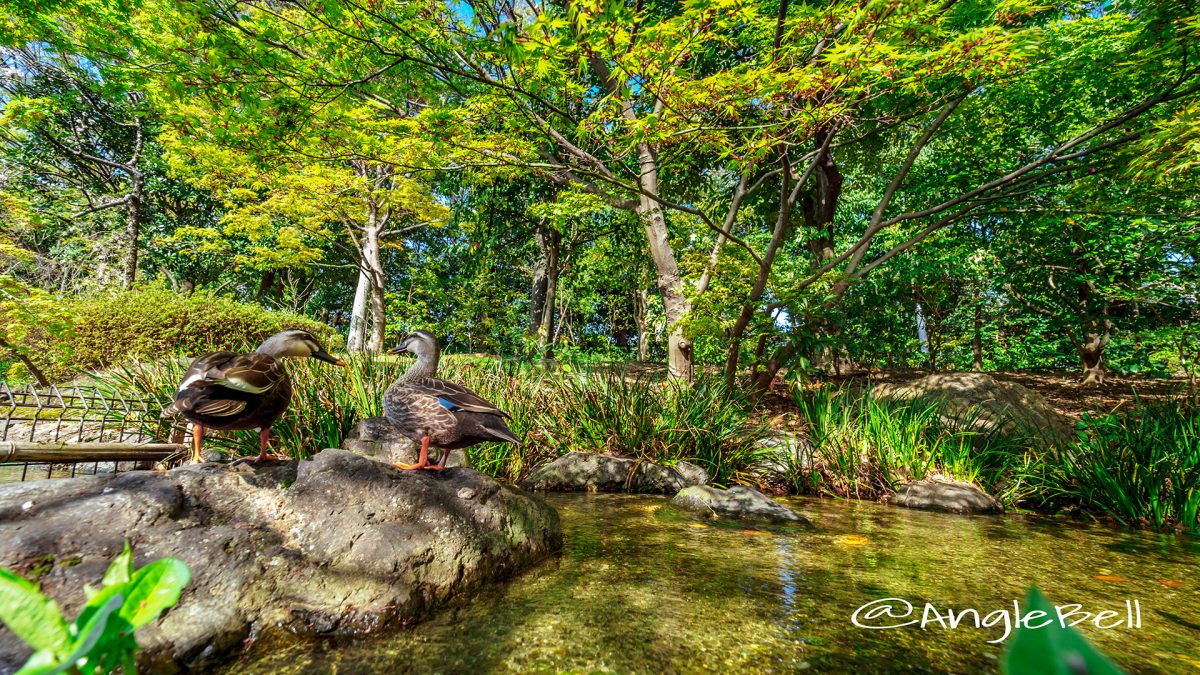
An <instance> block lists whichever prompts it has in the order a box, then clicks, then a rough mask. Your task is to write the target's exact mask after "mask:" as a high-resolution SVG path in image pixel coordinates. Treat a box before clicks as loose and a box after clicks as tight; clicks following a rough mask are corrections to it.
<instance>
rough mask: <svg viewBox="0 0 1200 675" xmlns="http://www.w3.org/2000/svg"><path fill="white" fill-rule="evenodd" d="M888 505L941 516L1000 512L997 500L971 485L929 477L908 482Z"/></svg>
mask: <svg viewBox="0 0 1200 675" xmlns="http://www.w3.org/2000/svg"><path fill="white" fill-rule="evenodd" d="M889 502H890V503H892V504H895V505H896V506H903V507H905V508H909V509H923V510H926V511H942V512H944V513H961V514H986V513H1002V512H1003V511H1004V506H1003V505H1001V504H1000V500H998V499H996V498H995V497H993V496H991V495H989V494H988V493H986V492H984V491H983V490H980V489H979V488H977V487H975V486H974V485H971V484H970V483H960V482H957V481H948V480H941V479H935V478H930V479H926V480H922V481H917V482H915V483H909V484H908V485H905V486H903V487H901V488H900V489H899V490H896V494H894V495H892V497H891V498H890V499H889Z"/></svg>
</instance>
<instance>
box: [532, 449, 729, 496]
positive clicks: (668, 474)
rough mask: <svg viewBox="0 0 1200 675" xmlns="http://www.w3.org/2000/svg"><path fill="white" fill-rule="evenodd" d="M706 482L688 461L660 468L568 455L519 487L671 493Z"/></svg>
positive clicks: (626, 460) (605, 457)
mask: <svg viewBox="0 0 1200 675" xmlns="http://www.w3.org/2000/svg"><path fill="white" fill-rule="evenodd" d="M707 482H708V474H707V472H705V471H704V469H703V468H701V467H699V466H696V465H695V464H692V463H690V462H679V463H678V464H676V465H675V466H663V465H661V464H655V463H654V462H647V461H643V460H637V459H630V458H627V457H612V456H610V455H598V454H593V453H588V452H568V453H567V454H565V455H563V456H562V457H559V458H558V459H555V460H554V461H551V462H547V463H546V464H543V465H541V466H539V467H537V468H536V469H534V470H533V472H532V473H530V474H529V476H527V477H526V478H525V480H523V481H521V487H523V488H525V489H526V490H539V491H543V492H631V493H640V494H675V493H676V492H678V491H680V490H682V489H683V488H685V487H688V486H689V485H703V484H704V483H707Z"/></svg>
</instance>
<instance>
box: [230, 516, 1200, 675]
mask: <svg viewBox="0 0 1200 675" xmlns="http://www.w3.org/2000/svg"><path fill="white" fill-rule="evenodd" d="M549 500H550V501H551V503H553V504H554V506H555V507H556V508H558V509H559V512H560V513H561V515H562V521H563V528H564V533H565V545H564V549H563V553H562V556H561V558H559V559H556V560H551V561H548V562H546V563H544V564H542V565H541V566H539V567H537V568H535V569H532V570H530V571H528V572H527V573H525V574H523V575H522V576H520V577H518V578H516V579H514V580H512V581H511V582H509V583H507V584H500V585H497V586H496V587H493V588H490V589H487V590H485V591H483V592H481V593H479V594H478V596H477V597H475V598H474V599H473V600H472V601H471V602H470V603H469V604H466V605H464V606H462V607H459V608H456V609H447V610H445V611H443V612H441V613H440V614H438V615H437V616H435V617H434V618H433V619H431V620H430V621H428V622H426V623H423V624H421V625H419V626H417V627H415V628H413V629H405V630H398V631H394V632H391V633H388V634H384V635H375V636H370V637H365V638H356V639H345V640H333V641H331V640H300V639H298V638H295V637H290V636H285V635H281V634H269V635H267V636H265V637H264V638H263V639H260V640H259V642H258V643H256V645H255V646H254V647H253V648H252V649H251V651H250V652H249V653H248V654H247V655H246V656H245V657H244V658H243V659H241V660H240V661H238V662H237V663H235V664H232V665H231V666H230V668H229V672H231V673H232V672H238V673H331V672H337V673H378V672H400V671H417V672H443V673H477V672H531V671H533V672H564V671H567V672H620V673H630V672H649V673H663V672H680V671H685V672H695V671H730V670H744V671H755V672H794V671H796V670H799V669H810V670H811V671H812V672H859V673H871V672H955V673H962V672H980V671H996V670H998V659H999V656H1000V654H1001V653H1002V650H1003V644H988V642H987V641H988V640H993V639H996V638H998V637H1000V636H1001V635H1002V634H1003V630H1002V629H1001V628H1000V627H995V628H982V629H976V628H974V627H967V626H960V627H959V628H957V629H954V630H945V629H942V628H940V627H938V626H937V625H936V624H933V625H930V626H928V627H926V628H925V629H924V630H922V629H921V628H919V627H915V626H914V627H908V628H901V629H895V630H866V629H863V628H859V627H857V626H855V625H853V624H852V623H851V620H850V617H851V614H852V613H853V612H854V611H855V609H857V608H858V607H860V606H861V605H863V604H865V603H867V602H870V601H872V600H877V599H881V598H888V597H898V598H906V599H908V600H909V601H911V602H912V603H913V604H914V605H917V607H918V610H917V613H918V614H919V613H920V608H921V607H923V606H924V603H926V602H929V603H933V604H934V605H935V606H936V607H937V608H938V609H939V610H941V611H942V612H943V613H944V612H945V610H948V609H954V610H964V609H968V608H973V609H978V610H980V613H981V614H983V613H986V612H989V611H992V610H998V609H1006V608H1011V607H1012V603H1013V601H1014V600H1018V599H1022V598H1024V595H1025V592H1026V589H1027V588H1028V586H1029V585H1030V584H1037V585H1038V586H1039V587H1040V588H1041V589H1042V590H1043V591H1044V592H1045V594H1046V595H1047V596H1048V597H1049V598H1050V600H1051V601H1052V602H1053V603H1055V604H1060V605H1062V604H1066V603H1081V604H1082V605H1083V606H1084V609H1085V610H1092V611H1099V610H1104V609H1112V610H1115V611H1120V612H1121V617H1122V618H1123V617H1124V615H1125V604H1124V602H1125V600H1138V601H1140V606H1141V619H1142V627H1141V628H1140V629H1131V628H1128V627H1121V628H1113V629H1109V630H1098V629H1096V628H1090V629H1085V631H1084V632H1085V633H1086V634H1087V635H1088V637H1089V638H1091V639H1092V640H1093V641H1094V642H1095V643H1096V644H1098V645H1099V646H1100V647H1101V648H1102V649H1104V650H1105V651H1106V652H1107V653H1108V654H1110V656H1112V657H1113V658H1114V659H1115V660H1116V661H1117V662H1118V663H1119V664H1120V665H1122V666H1123V667H1125V668H1126V669H1128V670H1130V671H1132V672H1178V673H1184V672H1188V673H1191V672H1200V540H1197V539H1195V538H1192V537H1186V536H1176V535H1165V534H1153V533H1145V532H1129V531H1118V530H1113V529H1109V528H1106V527H1101V526H1086V525H1079V524H1073V523H1068V522H1063V521H1060V520H1046V519H1038V518H1033V517H1023V516H1008V517H1003V518H1001V517H986V518H964V517H956V516H947V515H940V514H932V513H922V512H914V511H908V510H905V509H899V508H890V507H885V506H880V505H877V504H872V503H862V502H841V501H828V500H826V501H819V500H800V499H798V500H793V501H792V505H793V506H795V507H796V508H797V510H799V511H800V512H802V513H804V514H805V515H806V516H808V517H809V518H810V519H811V520H812V521H813V523H814V524H815V526H814V527H813V528H809V529H803V528H787V529H777V530H767V529H755V530H746V529H743V528H742V527H741V526H732V525H730V526H719V525H716V524H712V523H708V524H707V525H705V524H703V523H701V522H699V521H696V520H693V519H691V518H689V517H687V516H684V515H682V514H679V513H678V512H676V511H675V510H674V509H673V508H671V507H670V506H669V505H668V502H667V500H666V499H664V498H658V497H637V496H624V495H551V496H550V497H549ZM1097 577H1101V578H1100V579H1098V578H1097ZM914 616H916V615H914ZM967 623H970V622H967Z"/></svg>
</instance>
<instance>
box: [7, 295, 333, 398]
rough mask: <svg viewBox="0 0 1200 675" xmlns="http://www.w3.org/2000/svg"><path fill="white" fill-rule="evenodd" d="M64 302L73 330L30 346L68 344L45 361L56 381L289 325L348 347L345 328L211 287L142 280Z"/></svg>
mask: <svg viewBox="0 0 1200 675" xmlns="http://www.w3.org/2000/svg"><path fill="white" fill-rule="evenodd" d="M59 302H60V304H61V306H62V308H61V309H62V311H61V314H62V315H65V316H67V317H69V319H70V323H71V325H70V327H69V329H68V330H67V331H65V333H64V334H62V335H59V336H57V337H51V336H50V335H48V334H44V333H43V334H34V335H31V336H30V338H29V340H31V341H32V342H33V345H32V347H31V349H30V350H29V351H30V352H31V353H34V354H48V353H60V352H59V351H55V350H48V349H46V348H45V347H46V346H48V344H49V343H50V342H51V341H54V342H55V343H56V344H58V345H59V346H65V349H62V350H61V353H64V356H63V357H60V358H55V359H54V360H50V361H46V362H45V363H44V364H43V363H39V364H38V365H44V367H43V369H44V370H45V371H46V373H47V376H48V377H49V379H50V380H51V381H62V380H65V379H70V378H71V377H74V376H75V375H76V374H78V373H80V372H83V371H88V370H94V369H99V368H108V367H111V366H114V365H118V364H122V363H129V362H131V361H135V360H136V361H143V360H160V359H164V358H166V357H172V356H177V355H190V356H195V355H199V354H205V353H209V352H213V351H219V350H222V349H233V350H239V349H250V348H253V347H254V346H256V345H257V344H258V343H260V342H261V341H262V340H263V339H264V338H266V337H267V336H269V335H271V334H272V333H276V332H278V331H281V330H283V329H285V328H302V329H304V330H307V331H309V332H311V333H313V334H314V335H316V336H317V337H318V338H319V339H321V340H322V341H323V342H325V343H326V344H325V347H326V348H327V349H336V348H338V347H340V346H342V343H341V340H340V337H339V336H338V335H337V333H336V332H335V331H334V330H333V329H332V328H331V327H329V326H326V325H325V324H322V323H319V322H317V321H313V320H311V319H306V318H304V317H302V316H297V315H294V314H287V313H283V312H274V311H270V310H267V309H263V308H262V307H259V306H257V305H251V304H244V303H240V302H237V301H235V300H232V299H229V298H224V297H221V296H217V295H213V294H211V293H207V292H204V291H196V292H195V293H193V294H192V295H181V294H179V293H176V292H174V291H171V290H168V289H165V288H162V287H159V286H141V287H138V288H135V289H133V290H128V291H117V292H109V293H103V294H100V295H94V296H83V297H78V298H71V299H66V300H60V301H59ZM38 343H41V344H40V348H39V344H38Z"/></svg>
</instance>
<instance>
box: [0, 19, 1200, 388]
mask: <svg viewBox="0 0 1200 675" xmlns="http://www.w3.org/2000/svg"><path fill="white" fill-rule="evenodd" d="M0 8H2V18H3V21H2V22H0V43H2V44H3V49H2V51H0V61H2V64H0V103H2V105H3V115H2V117H0V223H2V228H3V229H2V231H0V349H3V350H4V352H5V353H6V354H7V356H6V357H4V358H6V359H7V361H6V362H5V368H7V369H8V377H10V378H15V379H25V378H35V379H44V378H46V377H50V379H54V378H53V377H52V376H48V375H47V373H50V374H51V375H53V374H54V373H57V372H69V371H70V370H71V369H77V368H85V367H94V366H100V365H106V363H107V362H111V361H114V360H117V359H119V358H122V357H127V356H129V355H130V353H129V351H128V349H129V348H128V347H124V346H122V347H120V348H119V349H117V348H114V350H113V351H110V352H105V351H104V350H103V349H98V348H96V347H95V344H96V343H97V342H104V340H99V341H98V340H93V341H92V342H91V343H89V344H91V345H92V347H90V348H89V349H91V351H89V352H88V353H86V354H84V353H81V352H83V351H87V350H84V349H82V348H81V347H80V346H79V345H78V344H74V343H72V340H73V338H72V336H77V335H80V334H84V333H87V334H92V335H95V334H96V331H97V330H98V329H97V326H109V327H111V331H112V332H114V333H118V332H121V331H127V332H140V333H141V334H142V335H149V334H151V333H154V334H155V335H158V334H159V333H162V331H163V329H162V328H161V326H159V325H157V324H163V323H171V322H168V321H165V319H164V317H174V318H173V319H172V320H171V321H174V324H173V325H174V327H175V330H174V331H173V332H171V331H167V332H166V333H163V335H165V337H162V338H161V339H159V341H158V342H156V343H155V344H157V345H159V346H161V343H164V342H165V343H166V344H168V345H173V346H175V347H176V348H178V349H180V350H184V351H189V350H193V349H196V348H197V347H196V345H195V341H194V335H195V334H196V333H197V332H205V334H206V335H207V336H208V338H209V339H210V340H211V341H212V342H214V343H215V342H220V341H221V340H222V339H224V340H229V339H232V336H235V335H240V333H239V332H238V331H241V330H243V324H242V323H237V322H233V320H232V319H229V318H228V317H230V316H233V315H235V314H237V313H238V312H242V311H243V310H242V309H238V308H237V307H238V306H239V305H243V304H252V305H261V306H262V307H266V308H269V309H274V310H280V311H284V312H288V313H290V314H293V315H303V316H305V317H307V318H308V319H310V320H311V321H313V322H317V323H323V324H328V325H330V326H333V327H334V328H336V330H337V332H338V333H339V334H340V335H342V336H344V337H345V339H346V343H345V346H346V348H348V349H349V350H351V351H375V352H378V351H379V350H381V348H382V347H383V346H384V345H385V343H386V342H387V341H389V340H390V339H391V336H392V335H394V334H395V333H397V332H400V331H404V330H410V329H415V328H427V329H429V330H432V331H434V332H435V333H437V334H438V335H439V336H441V337H442V339H443V341H444V342H445V343H446V344H447V346H448V348H449V349H450V350H452V351H460V352H487V353H497V354H506V355H521V356H533V357H552V356H553V357H558V358H565V359H570V358H585V357H586V358H596V359H605V360H607V359H613V360H622V359H640V360H650V361H657V362H661V363H666V364H668V365H669V367H670V372H671V373H672V374H674V375H676V376H678V377H683V378H691V377H694V376H695V375H696V373H697V370H698V369H708V370H711V371H714V372H720V373H723V374H724V376H725V377H726V378H727V379H728V380H729V381H730V382H741V383H745V384H749V385H751V386H752V387H755V388H758V389H762V388H764V387H765V386H767V385H768V384H769V383H770V382H771V380H772V379H773V378H774V377H775V376H776V375H777V374H778V373H779V372H780V371H781V370H783V369H787V371H788V372H792V373H807V372H840V371H848V370H853V369H861V368H904V367H926V368H932V369H942V370H950V369H960V370H966V369H972V368H974V369H984V370H997V369H1002V370H1011V369H1023V368H1038V369H1045V368H1054V369H1066V368H1070V369H1076V370H1078V371H1079V372H1080V381H1081V382H1084V383H1093V382H1097V381H1101V380H1102V379H1103V378H1104V376H1105V374H1106V373H1110V372H1121V373H1145V374H1155V375H1184V376H1187V377H1189V378H1194V377H1195V374H1196V359H1197V358H1198V357H1200V336H1197V334H1196V333H1197V329H1198V325H1200V324H1198V320H1200V304H1198V298H1197V292H1198V289H1200V277H1198V271H1200V270H1198V268H1197V255H1198V254H1200V14H1198V13H1197V12H1198V10H1197V8H1195V7H1193V6H1192V4H1191V3H1190V2H1179V1H1172V0H1165V1H1162V0H1133V1H1130V2H1065V3H1050V4H1038V3H1033V2H1029V1H1028V0H1000V1H993V0H958V1H955V0H946V1H945V2H904V1H898V0H887V1H879V2H875V1H868V2H860V3H836V2H834V3H828V2H794V1H790V0H749V1H741V0H688V1H685V2H674V1H666V2H657V1H651V0H629V1H627V2H624V1H620V0H618V1H611V2H600V1H598V0H588V1H585V2H549V3H543V2H536V1H533V0H528V1H526V2H510V1H508V0H500V1H498V2H474V1H470V0H468V2H462V3H458V2H455V3H441V2H433V1H425V0H417V1H413V2H387V1H375V0H357V1H346V0H329V1H312V2H234V1H229V0H220V1H195V2H174V1H171V2H163V1H157V0H64V1H61V2H44V3H28V2H0ZM173 298H182V300H178V301H177V300H175V299H173ZM188 298H191V300H187V299H188ZM176 302H182V303H183V304H180V305H179V306H178V307H176V308H175V309H172V310H171V311H170V312H168V311H167V308H168V307H169V306H170V307H174V305H172V303H176ZM188 302H190V303H191V304H187V303H188ZM223 303H224V304H223ZM180 308H181V309H180ZM155 312H157V313H158V316H159V320H158V321H154V320H153V319H152V318H146V315H148V314H154V313H155ZM173 312H174V313H173ZM203 312H209V313H211V314H213V315H214V321H213V326H212V327H210V328H205V329H204V330H203V331H201V330H200V328H199V327H200V325H201V324H200V323H199V320H198V319H196V316H197V315H198V314H199V313H203ZM222 320H227V321H229V322H231V323H237V327H236V329H235V328H231V327H225V328H223V327H222V323H221V322H222ZM256 320H257V319H255V318H254V317H250V318H248V319H246V321H247V322H249V324H253V323H254V321H256ZM297 320H298V319H297ZM147 324H156V325H155V326H154V327H153V328H151V327H148V325H147ZM249 324H247V325H249ZM205 325H207V324H205ZM189 327H190V328H189ZM246 330H247V334H250V333H252V332H253V331H251V330H249V329H246ZM155 331H158V332H157V333H155ZM189 331H190V332H189ZM107 344H116V343H112V342H108V343H107ZM67 365H69V366H71V367H70V368H67V367H66V366H67Z"/></svg>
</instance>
